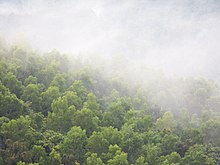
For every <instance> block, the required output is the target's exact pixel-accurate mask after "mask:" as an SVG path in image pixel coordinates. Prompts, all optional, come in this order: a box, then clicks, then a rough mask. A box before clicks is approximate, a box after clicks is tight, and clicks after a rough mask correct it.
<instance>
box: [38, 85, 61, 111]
mask: <svg viewBox="0 0 220 165" xmlns="http://www.w3.org/2000/svg"><path fill="white" fill-rule="evenodd" d="M59 96H60V91H59V88H58V87H56V86H50V87H49V88H48V89H47V90H46V91H45V92H42V93H41V97H42V112H43V113H44V114H45V115H46V114H47V113H48V112H49V111H51V103H52V102H53V100H55V99H57V98H58V97H59Z"/></svg>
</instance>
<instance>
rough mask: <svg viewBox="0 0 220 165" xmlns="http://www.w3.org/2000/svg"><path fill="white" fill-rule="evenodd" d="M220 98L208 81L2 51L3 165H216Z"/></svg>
mask: <svg viewBox="0 0 220 165" xmlns="http://www.w3.org/2000/svg"><path fill="white" fill-rule="evenodd" d="M121 61H123V63H122V62H121ZM100 63H102V64H103V65H98V64H100ZM109 68H111V69H109ZM219 94H220V93H219V86H218V84H216V83H215V82H214V81H212V80H208V79H206V78H198V77H195V78H193V77H181V76H167V75H165V74H163V73H161V72H159V71H153V70H150V69H147V66H146V67H144V66H140V67H137V66H134V65H133V64H132V63H131V62H129V61H126V60H119V59H115V60H112V61H111V62H110V61H105V63H104V62H100V61H99V60H98V58H97V59H96V58H95V59H94V57H93V59H92V57H87V58H79V57H72V56H68V55H64V54H61V53H59V52H57V51H52V52H50V53H37V52H35V51H31V50H27V49H22V48H20V47H18V46H5V45H4V44H1V45H0V164H2V165H3V164H4V165H6V164H8V165H14V164H18V165H25V164H40V165H49V164H51V165H56V164H57V165H60V164H65V165H79V164H80V165H105V164H106V165H128V164H133V165H216V164H219V163H220V117H219V116H220V95H219Z"/></svg>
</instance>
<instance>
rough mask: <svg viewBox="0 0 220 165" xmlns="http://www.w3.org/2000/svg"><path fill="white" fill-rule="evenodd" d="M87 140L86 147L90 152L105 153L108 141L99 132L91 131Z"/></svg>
mask: <svg viewBox="0 0 220 165" xmlns="http://www.w3.org/2000/svg"><path fill="white" fill-rule="evenodd" d="M87 141H88V142H87V145H86V148H87V149H88V150H89V151H90V152H94V153H97V154H98V155H101V153H106V152H107V151H108V146H109V142H108V140H107V139H105V138H104V137H103V134H102V133H101V132H93V134H92V135H91V136H90V137H89V138H88V140H87Z"/></svg>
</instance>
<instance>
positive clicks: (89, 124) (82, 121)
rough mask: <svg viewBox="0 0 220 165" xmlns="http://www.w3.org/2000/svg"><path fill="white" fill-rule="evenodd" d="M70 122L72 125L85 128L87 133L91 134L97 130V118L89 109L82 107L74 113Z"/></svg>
mask: <svg viewBox="0 0 220 165" xmlns="http://www.w3.org/2000/svg"><path fill="white" fill-rule="evenodd" d="M72 122H73V125H76V126H80V127H81V128H82V129H85V130H86V134H87V135H91V134H92V132H93V131H95V130H97V127H98V123H99V119H98V117H97V116H95V113H94V112H92V111H91V110H90V109H85V108H84V109H82V110H80V111H77V112H76V113H75V114H74V117H73V120H72Z"/></svg>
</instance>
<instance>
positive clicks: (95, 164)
mask: <svg viewBox="0 0 220 165" xmlns="http://www.w3.org/2000/svg"><path fill="white" fill-rule="evenodd" d="M87 155H89V156H88V157H87V159H86V165H104V163H103V162H102V159H100V158H99V157H98V156H97V154H96V153H89V154H87Z"/></svg>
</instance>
